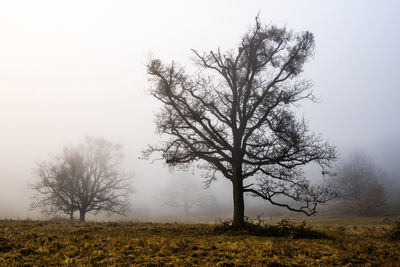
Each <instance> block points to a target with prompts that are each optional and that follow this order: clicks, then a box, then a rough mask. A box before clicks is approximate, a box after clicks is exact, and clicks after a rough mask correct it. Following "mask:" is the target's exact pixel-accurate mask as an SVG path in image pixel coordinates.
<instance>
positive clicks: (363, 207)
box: [330, 151, 385, 214]
mask: <svg viewBox="0 0 400 267" xmlns="http://www.w3.org/2000/svg"><path fill="white" fill-rule="evenodd" d="M336 174H337V175H336V176H335V177H333V178H332V179H330V184H331V186H332V188H333V189H334V190H335V191H336V192H337V193H338V194H339V196H340V199H341V200H342V201H344V202H345V203H346V206H347V207H349V208H352V209H353V208H355V209H356V210H358V211H359V212H360V213H363V214H366V213H367V210H368V209H372V208H377V207H381V206H383V204H384V203H385V201H384V188H383V186H382V185H381V183H382V182H383V178H384V177H385V173H384V172H383V171H381V170H380V169H379V168H377V167H376V165H375V163H374V162H373V161H372V160H371V159H370V158H368V157H367V155H366V154H365V153H363V152H360V151H358V152H354V153H352V154H351V155H350V156H349V158H348V159H346V160H344V161H342V162H341V163H340V165H339V166H337V168H336ZM372 202H373V203H374V204H372Z"/></svg>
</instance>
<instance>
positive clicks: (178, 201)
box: [159, 173, 217, 215]
mask: <svg viewBox="0 0 400 267" xmlns="http://www.w3.org/2000/svg"><path fill="white" fill-rule="evenodd" d="M193 178H194V177H193V176H192V175H191V174H189V173H181V174H178V175H177V176H174V179H173V180H172V181H171V183H169V184H168V185H167V186H166V188H165V190H164V191H163V192H162V193H161V196H160V197H159V200H160V201H161V202H162V203H163V204H165V205H166V206H169V207H173V208H182V209H183V210H184V212H185V215H188V214H189V213H190V211H191V210H192V209H193V208H194V207H197V208H202V209H210V208H211V207H213V206H215V205H216V202H217V200H216V198H215V197H214V195H212V194H211V193H210V192H206V191H205V190H203V189H202V188H201V186H200V185H199V184H196V183H195V181H194V180H193Z"/></svg>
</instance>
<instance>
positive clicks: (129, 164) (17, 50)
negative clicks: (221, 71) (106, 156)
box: [0, 0, 400, 218]
mask: <svg viewBox="0 0 400 267" xmlns="http://www.w3.org/2000/svg"><path fill="white" fill-rule="evenodd" d="M399 10H400V4H399V2H398V1H365V0H359V1H344V0H343V1H317V0H316V1H282V0H279V1H265V0H263V1H227V0H226V1H184V0H182V1H63V2H61V1H50V0H49V1H2V2H0V218H18V217H19V218H26V217H35V216H38V215H37V212H32V211H28V209H29V203H30V196H31V195H32V191H31V190H30V189H29V188H28V183H32V182H34V181H35V176H34V175H33V172H32V169H33V168H34V167H35V162H37V161H39V160H43V159H47V158H48V157H49V156H51V155H54V154H57V153H58V152H60V151H61V150H62V147H63V146H65V145H69V144H77V143H80V142H82V141H83V139H84V137H85V136H86V135H89V136H93V137H104V138H106V139H108V140H110V141H112V142H116V143H120V144H122V145H123V151H124V153H125V155H126V158H125V160H124V163H123V167H124V169H125V170H126V171H128V172H134V173H135V177H134V180H133V185H134V187H135V193H134V194H133V195H132V198H131V200H132V207H133V210H139V209H151V208H153V209H155V208H156V207H157V205H158V204H157V202H156V201H155V194H157V193H159V192H160V190H162V188H163V187H165V185H166V184H167V183H168V179H169V178H168V177H170V176H171V175H173V174H170V173H169V172H168V169H167V168H166V167H164V166H163V164H161V162H158V163H155V164H153V165H152V164H151V163H150V162H149V161H143V160H140V159H138V157H139V155H140V151H141V150H142V149H144V148H145V146H146V144H155V143H157V141H158V140H160V138H159V137H158V136H157V135H155V134H154V123H153V118H154V114H155V113H156V112H157V110H158V108H159V107H160V106H159V104H158V103H157V102H156V100H155V99H153V98H151V97H150V96H149V95H148V94H147V93H146V88H148V83H147V80H146V70H145V63H146V58H147V56H148V54H149V53H150V52H151V53H152V54H153V56H154V57H158V58H161V59H162V60H163V61H166V62H170V61H171V60H175V61H177V62H179V63H180V64H182V65H184V66H190V64H191V62H190V57H191V53H190V49H191V48H194V49H197V50H199V51H203V50H205V51H207V50H210V49H216V48H218V47H220V48H221V50H226V49H231V48H233V49H235V48H236V46H237V44H238V43H239V41H240V38H241V36H242V35H243V34H244V33H245V32H246V30H247V29H248V28H249V27H250V26H251V25H253V22H254V17H255V16H256V15H257V13H258V12H259V11H261V13H260V19H261V21H263V22H265V23H269V24H277V25H280V26H281V25H286V26H287V27H288V28H290V29H293V30H294V31H303V30H308V31H311V32H312V33H313V34H314V35H315V38H316V50H315V57H314V59H313V60H312V61H311V62H309V63H307V64H306V66H305V73H304V75H303V77H305V78H310V79H312V81H313V84H314V87H313V89H314V93H315V95H316V96H317V97H319V98H320V100H321V101H320V103H319V104H310V103H304V105H303V107H302V108H301V109H300V111H299V112H300V114H301V115H302V114H304V117H305V118H306V119H307V120H308V121H309V123H310V126H311V129H313V130H314V131H315V132H317V133H321V134H322V136H323V137H324V138H325V139H328V140H329V141H330V142H331V143H333V144H335V145H336V146H337V148H338V151H339V153H340V154H345V153H347V152H349V151H351V150H353V149H362V150H364V151H366V153H369V154H370V155H371V156H372V157H373V158H374V159H375V160H376V161H377V162H378V163H379V164H382V165H384V164H386V166H389V167H390V166H395V165H396V164H399V163H400V162H399V158H400V157H399V155H400V154H399V152H398V150H399V148H400V141H399V136H400V123H399V121H400V120H399V118H398V115H399V114H400V108H399V104H398V102H399V99H400V90H399V89H400V88H399V85H398V82H399V74H400V73H399V67H398V61H399V59H400V50H399V47H400V17H399V16H398V11H399ZM388 162H389V163H390V164H388ZM210 190H211V191H212V192H216V191H218V192H220V193H219V197H220V199H219V201H220V202H223V201H225V203H230V202H231V187H230V184H229V183H228V182H227V181H223V180H221V181H218V183H216V184H214V185H212V186H211V188H210ZM132 216H133V215H132Z"/></svg>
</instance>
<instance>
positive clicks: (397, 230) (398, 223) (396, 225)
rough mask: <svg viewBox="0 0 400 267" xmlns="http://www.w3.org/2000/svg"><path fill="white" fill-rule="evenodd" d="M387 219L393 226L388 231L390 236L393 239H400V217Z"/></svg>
mask: <svg viewBox="0 0 400 267" xmlns="http://www.w3.org/2000/svg"><path fill="white" fill-rule="evenodd" d="M385 221H388V222H390V224H391V228H390V229H389V231H388V235H389V238H390V239H391V240H393V241H395V240H400V219H397V220H391V219H385Z"/></svg>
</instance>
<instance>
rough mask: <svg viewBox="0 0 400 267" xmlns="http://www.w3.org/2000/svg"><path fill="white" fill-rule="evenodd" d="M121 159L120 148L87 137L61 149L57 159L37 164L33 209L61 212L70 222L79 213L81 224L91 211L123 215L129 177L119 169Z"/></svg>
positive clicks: (130, 176)
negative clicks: (78, 142) (76, 212)
mask: <svg viewBox="0 0 400 267" xmlns="http://www.w3.org/2000/svg"><path fill="white" fill-rule="evenodd" d="M122 158H123V154H122V152H121V146H120V145H115V144H113V143H110V142H108V141H106V140H104V139H94V138H89V137H88V138H86V141H85V143H84V144H81V145H79V146H71V147H66V148H64V151H63V153H62V154H61V155H60V156H57V157H54V158H52V159H51V160H50V161H45V162H41V163H39V164H38V167H37V169H36V173H37V176H38V177H39V178H40V180H39V181H38V182H36V183H35V184H32V185H31V186H32V188H33V189H34V190H35V191H36V195H35V196H34V197H33V202H32V207H33V208H37V207H40V208H42V210H43V211H45V212H49V213H57V212H64V213H67V214H69V215H70V219H71V220H73V213H74V211H79V214H80V217H79V218H80V221H85V216H86V213H87V212H90V211H94V212H95V214H97V213H98V212H100V211H105V212H108V213H117V214H121V215H123V214H125V212H126V210H127V208H128V203H129V202H128V195H129V193H130V192H131V191H132V190H131V185H130V182H131V178H132V175H127V174H124V173H123V172H122V171H121V169H120V168H119V166H120V163H121V160H122Z"/></svg>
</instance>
